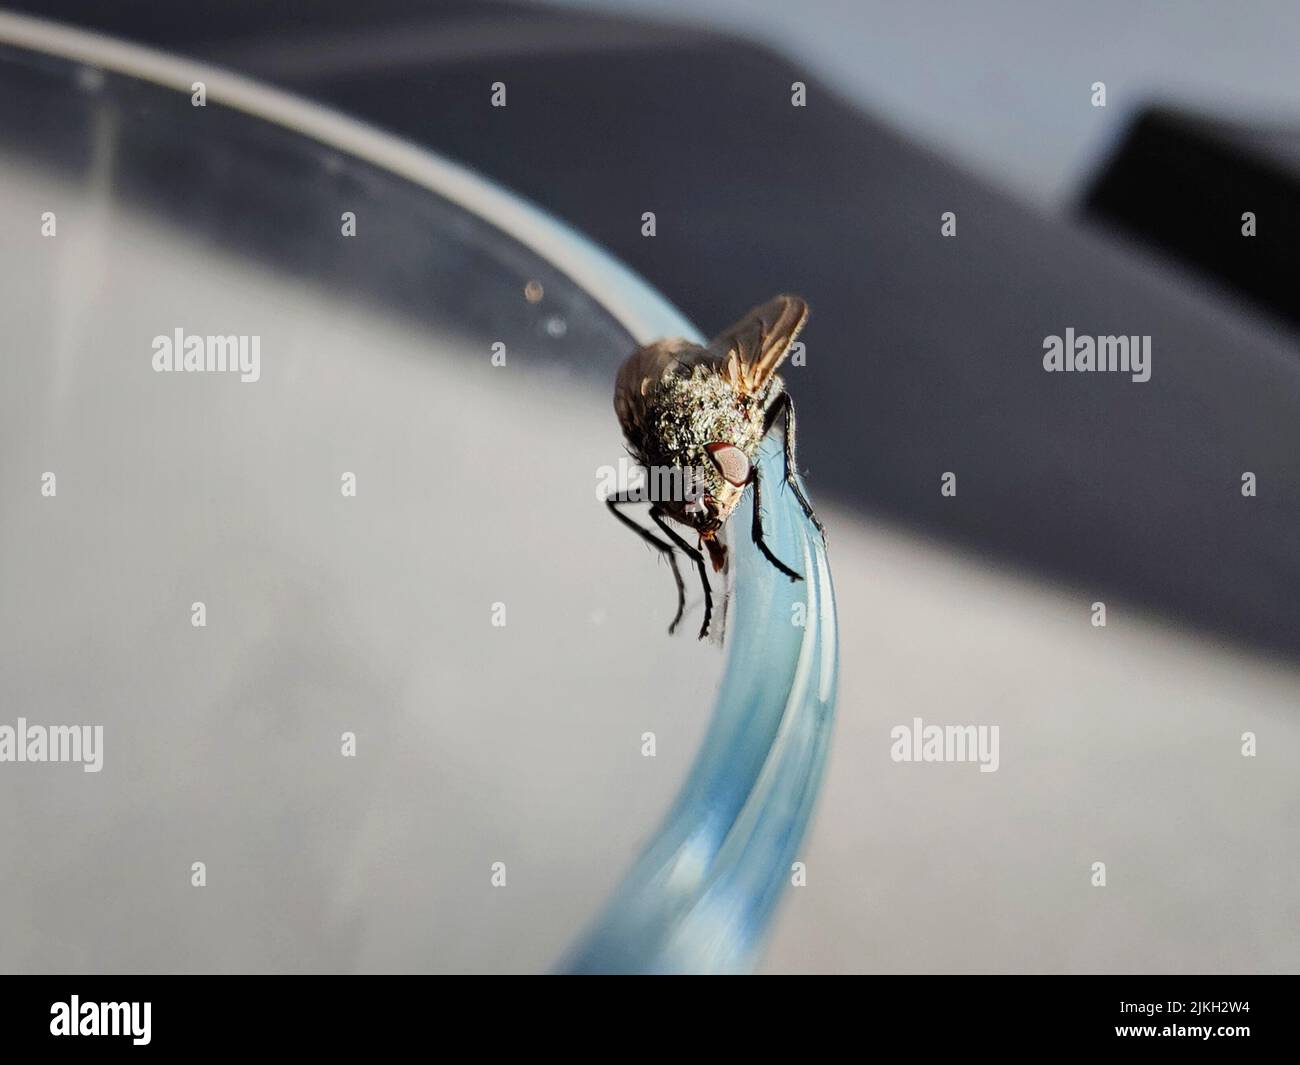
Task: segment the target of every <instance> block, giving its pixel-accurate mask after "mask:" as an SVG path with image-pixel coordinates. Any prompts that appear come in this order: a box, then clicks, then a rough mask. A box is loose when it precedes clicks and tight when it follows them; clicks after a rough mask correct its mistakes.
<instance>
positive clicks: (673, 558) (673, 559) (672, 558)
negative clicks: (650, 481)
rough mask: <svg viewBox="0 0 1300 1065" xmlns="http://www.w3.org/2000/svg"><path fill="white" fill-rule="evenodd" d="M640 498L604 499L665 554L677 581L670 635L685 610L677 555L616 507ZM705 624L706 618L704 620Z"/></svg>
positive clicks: (636, 501)
mask: <svg viewBox="0 0 1300 1065" xmlns="http://www.w3.org/2000/svg"><path fill="white" fill-rule="evenodd" d="M642 502H644V500H641V499H629V498H628V497H627V496H626V495H616V496H609V497H607V498H606V499H605V505H606V506H607V507H609V512H610V513H611V514H613V515H614V517H616V518H617V519H618V520H619V521H621V522H622V523H623V524H624V525H626V526H627V527H628V528H629V529H631V530H632V531H633V532H634V533H636V534H637V536H639V537H641V539H642V540H644V541H645V542H646V543H648V544H649V545H650V546H651V547H653V548H654V549H655V550H656V551H658V552H659V553H660V554H661V555H666V556H667V558H668V565H670V566H671V567H672V569H673V580H674V581H676V582H677V614H676V616H675V617H674V618H673V623H672V624H671V625H669V626H668V634H669V635H670V636H671V635H672V634H673V633H674V632H676V631H677V623H678V622H679V621H681V620H682V613H683V612H684V611H685V610H686V584H685V582H684V581H683V580H682V571H681V570H680V569H678V568H677V555H676V554H675V553H674V552H673V545H672V544H669V543H665V542H664V541H663V540H660V539H659V537H657V536H656V535H655V534H654V533H652V532H651V531H650V530H649V529H643V528H641V526H640V525H638V524H637V523H636V522H634V521H633V520H632V519H631V518H629V517H628V516H627V515H626V514H624V513H623V512H622V511H621V510H619V509H618V508H619V507H621V506H625V505H627V504H628V503H642ZM705 623H706V624H707V618H706V622H705Z"/></svg>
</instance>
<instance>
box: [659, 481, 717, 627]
mask: <svg viewBox="0 0 1300 1065" xmlns="http://www.w3.org/2000/svg"><path fill="white" fill-rule="evenodd" d="M650 517H652V518H653V519H654V523H655V524H656V525H658V526H659V528H661V529H663V531H664V532H665V533H666V534H667V536H668V539H670V540H671V541H672V542H673V543H674V544H676V545H677V546H678V547H679V548H680V549H681V550H682V552H683V553H684V554H685V555H686V557H687V558H689V559H690V560H691V561H692V562H694V563H695V568H696V569H697V570H698V571H699V574H700V584H701V585H702V586H703V588H704V624H703V625H701V626H700V639H701V640H702V639H704V637H706V636H707V635H708V634H709V621H710V619H711V618H712V617H713V590H712V589H711V588H710V587H709V574H708V571H707V570H706V569H705V568H704V556H703V555H702V554H700V552H699V551H698V550H696V549H695V548H693V547H692V546H691V545H690V544H688V543H687V542H686V541H685V540H683V539H682V538H681V536H680V535H679V534H678V532H677V530H676V529H674V528H673V527H672V526H671V525H669V524H668V523H667V522H666V521H664V512H663V511H662V510H661V509H660V508H659V506H658V505H655V506H653V507H651V508H650Z"/></svg>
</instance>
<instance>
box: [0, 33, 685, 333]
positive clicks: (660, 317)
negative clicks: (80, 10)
mask: <svg viewBox="0 0 1300 1065" xmlns="http://www.w3.org/2000/svg"><path fill="white" fill-rule="evenodd" d="M0 43H4V44H8V45H12V46H14V47H17V48H25V49H27V50H28V51H33V52H41V53H45V54H48V55H55V56H60V57H62V58H63V59H66V60H69V61H70V62H75V63H82V64H85V65H86V66H90V67H95V68H98V69H100V70H111V71H114V72H116V73H120V74H126V75H129V76H130V77H134V78H138V79H140V80H142V81H149V82H153V83H154V84H156V85H161V86H163V87H164V88H169V89H173V90H174V91H176V92H179V93H182V94H183V95H185V96H189V95H190V93H191V92H192V91H193V84H194V83H195V82H199V81H201V82H203V84H204V86H205V88H206V91H207V101H208V104H209V105H220V106H223V107H228V108H231V109H232V110H235V111H242V112H244V113H245V114H248V115H251V116H252V117H254V118H260V119H262V120H264V121H266V122H270V123H273V124H275V125H278V126H282V127H284V128H286V129H290V130H293V131H294V132H296V133H299V134H301V135H303V136H306V137H310V138H312V139H313V140H315V141H317V142H319V143H320V144H323V145H326V146H327V147H330V148H334V149H337V150H338V151H340V152H344V153H346V154H348V155H352V156H355V157H356V158H358V159H364V160H366V161H367V162H369V163H372V164H374V165H375V166H378V167H382V168H383V169H385V170H387V171H389V172H390V173H393V174H396V175H397V176H399V177H402V178H405V179H406V180H407V181H410V182H412V183H413V184H416V185H421V186H423V187H424V188H427V189H429V190H430V191H432V192H435V193H437V194H438V195H439V196H441V197H443V198H444V199H446V200H449V201H450V202H452V203H454V204H456V205H457V206H459V207H463V208H464V209H465V210H467V211H469V212H470V213H472V214H475V215H478V216H479V217H480V218H482V219H484V220H485V221H487V222H490V223H491V224H492V225H494V226H495V227H496V228H497V229H499V230H500V231H501V232H503V233H506V234H508V235H509V236H510V237H512V238H514V239H515V240H517V241H518V242H519V243H520V244H523V245H524V246H525V247H527V248H530V249H531V250H532V251H534V252H536V253H537V254H538V255H540V256H541V257H542V258H544V259H546V260H547V261H548V262H550V263H551V264H552V265H554V266H555V267H556V268H557V269H559V270H560V271H562V272H563V273H565V274H567V275H568V276H569V278H570V279H572V280H573V281H574V283H575V284H577V285H578V286H579V287H580V288H583V289H585V290H586V291H587V292H588V293H590V294H591V296H592V297H593V298H594V299H595V300H596V301H597V302H599V303H600V304H601V305H602V306H603V307H604V308H605V309H606V310H607V311H608V312H609V313H610V315H611V316H612V317H613V318H614V319H615V320H616V321H617V322H619V323H620V324H621V325H622V326H623V327H624V328H625V329H627V331H628V332H629V333H630V334H631V335H632V337H633V338H634V339H635V340H636V342H637V343H638V344H645V343H648V342H649V341H651V340H656V339H658V338H659V337H664V336H689V335H690V333H691V332H692V330H691V326H690V324H689V322H687V320H686V319H685V318H684V317H683V316H682V314H681V312H679V311H678V310H677V308H676V307H674V306H673V305H672V304H671V303H669V302H668V300H666V299H664V297H663V296H662V295H661V294H660V293H659V292H658V291H656V290H655V289H654V288H653V287H652V286H651V285H650V284H649V282H647V281H646V280H645V279H644V278H642V277H640V276H639V275H638V274H636V273H634V272H633V271H632V270H631V269H630V268H628V267H627V266H625V265H624V264H623V263H622V262H621V261H620V260H618V259H616V258H615V257H614V256H613V255H610V254H609V253H608V252H606V251H605V250H604V249H602V248H600V247H599V246H597V245H596V244H593V243H592V242H591V241H590V240H588V239H587V238H586V237H584V236H582V235H581V234H580V233H578V231H577V230H575V229H573V228H571V227H570V226H567V225H565V224H564V223H563V222H561V221H559V220H558V219H557V218H555V217H553V216H552V215H550V214H548V213H547V212H546V211H543V210H542V209H541V208H539V207H537V206H536V205H534V204H532V203H530V202H529V201H527V200H525V199H524V198H523V197H522V196H518V195H516V194H515V193H513V192H511V191H510V190H509V189H507V188H505V187H503V186H501V185H498V184H497V183H496V182H494V181H492V180H491V179H490V178H488V177H486V176H484V175H483V174H480V173H478V172H477V171H474V170H471V169H470V168H469V167H467V166H463V165H461V164H460V163H456V162H453V161H452V160H450V159H448V158H445V157H444V156H441V155H439V154H438V153H437V152H434V151H431V150H430V149H428V148H425V147H422V146H421V145H418V144H413V143H411V142H410V141H407V140H404V139H403V138H401V137H398V136H395V135H394V134H391V133H387V132H385V131H384V130H381V129H378V128H376V127H374V126H371V125H368V124H367V123H365V122H362V121H360V120H359V119H355V118H351V117H349V116H347V115H345V114H342V113H340V112H338V111H334V110H333V109H331V108H329V107H326V106H324V105H322V104H318V103H315V102H314V101H312V100H308V99H304V98H302V97H299V96H295V95H294V94H293V93H290V92H286V91H284V90H283V89H277V88H274V87H272V86H269V85H264V84H262V83H261V82H259V81H256V80H254V79H251V78H247V77H244V76H243V75H241V74H235V73H233V72H231V71H229V70H224V69H222V68H220V67H214V66H211V65H209V64H207V63H204V62H200V61H196V60H191V59H187V58H184V57H181V56H175V55H170V54H167V53H165V52H159V51H156V50H155V49H152V48H148V47H145V46H143V45H137V44H132V43H130V42H127V41H122V40H118V39H117V38H114V37H109V36H106V35H104V34H101V33H94V32H91V31H88V30H80V29H75V28H73V27H71V26H65V25H62V24H60V23H56V22H47V21H45V20H44V19H39V18H32V17H31V16H28V15H17V14H13V13H11V12H8V11H0Z"/></svg>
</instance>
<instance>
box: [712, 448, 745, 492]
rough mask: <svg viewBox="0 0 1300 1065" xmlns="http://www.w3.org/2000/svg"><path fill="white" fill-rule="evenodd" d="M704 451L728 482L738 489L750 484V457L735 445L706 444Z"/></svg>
mask: <svg viewBox="0 0 1300 1065" xmlns="http://www.w3.org/2000/svg"><path fill="white" fill-rule="evenodd" d="M704 450H705V451H707V452H708V453H709V458H711V459H712V460H713V464H714V465H715V466H717V467H718V472H719V473H720V474H722V476H723V477H724V478H726V480H727V481H728V482H730V483H731V484H734V485H735V486H736V487H737V488H742V487H744V486H745V485H747V484H749V471H750V466H749V456H748V455H746V454H745V453H744V452H743V451H741V450H740V448H738V447H736V445H735V444H705V445H704Z"/></svg>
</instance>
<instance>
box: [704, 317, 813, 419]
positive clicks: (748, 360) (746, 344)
mask: <svg viewBox="0 0 1300 1065" xmlns="http://www.w3.org/2000/svg"><path fill="white" fill-rule="evenodd" d="M807 320H808V304H807V303H805V302H804V301H803V300H802V299H800V298H799V297H798V296H777V297H776V298H775V299H771V300H768V301H767V302H766V303H764V304H763V305H762V306H761V307H755V308H754V309H753V310H752V311H750V312H749V313H748V314H747V315H745V317H744V318H742V319H741V320H740V321H738V322H737V323H736V324H735V325H733V326H732V327H731V328H730V329H728V330H725V331H724V332H722V333H719V334H718V335H717V337H715V338H714V340H713V343H711V344H710V345H709V351H710V352H712V353H713V354H714V355H715V356H716V357H717V358H718V360H719V362H720V369H721V372H722V374H723V375H724V376H726V378H727V380H728V381H730V382H731V386H732V387H733V388H735V389H737V390H738V391H740V392H744V393H746V394H748V395H757V394H759V393H761V392H762V391H763V390H764V389H765V388H766V387H767V384H768V382H769V381H770V380H771V379H772V375H773V374H775V373H776V369H777V367H778V366H780V365H781V362H782V360H784V359H785V356H786V353H787V352H788V351H789V350H790V345H791V344H793V343H794V341H795V338H796V337H797V336H798V335H799V330H801V329H802V328H803V324H804V322H806V321H807Z"/></svg>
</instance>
